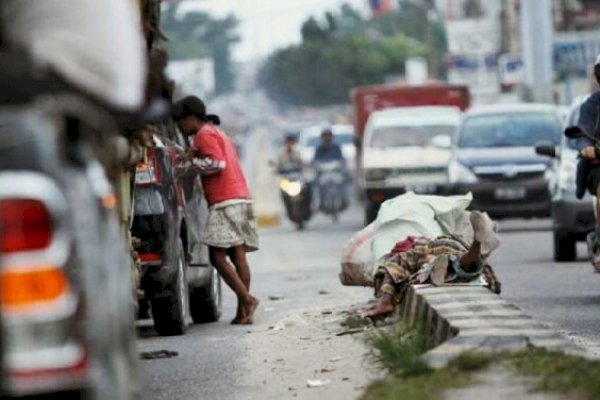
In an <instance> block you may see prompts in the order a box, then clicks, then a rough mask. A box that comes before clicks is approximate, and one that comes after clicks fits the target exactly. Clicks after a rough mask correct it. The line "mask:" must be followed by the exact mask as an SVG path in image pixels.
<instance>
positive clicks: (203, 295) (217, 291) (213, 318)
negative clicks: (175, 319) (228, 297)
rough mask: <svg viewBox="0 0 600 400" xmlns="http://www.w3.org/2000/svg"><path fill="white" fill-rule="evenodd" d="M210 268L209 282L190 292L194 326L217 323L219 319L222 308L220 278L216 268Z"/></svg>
mask: <svg viewBox="0 0 600 400" xmlns="http://www.w3.org/2000/svg"><path fill="white" fill-rule="evenodd" d="M210 268H211V274H210V279H209V282H207V283H206V285H204V286H200V287H197V288H195V289H193V290H190V313H191V314H192V320H193V321H194V323H196V324H199V323H205V322H217V321H218V320H219V319H220V318H221V309H222V306H223V296H222V287H221V277H220V276H219V273H218V272H217V269H216V268H214V267H210Z"/></svg>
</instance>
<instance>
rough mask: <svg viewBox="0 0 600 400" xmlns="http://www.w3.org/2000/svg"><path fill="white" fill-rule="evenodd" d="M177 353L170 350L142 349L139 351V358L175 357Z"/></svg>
mask: <svg viewBox="0 0 600 400" xmlns="http://www.w3.org/2000/svg"><path fill="white" fill-rule="evenodd" d="M178 355H179V353H178V352H176V351H170V350H157V351H144V352H142V353H140V358H141V359H142V360H159V359H163V358H173V357H177V356H178Z"/></svg>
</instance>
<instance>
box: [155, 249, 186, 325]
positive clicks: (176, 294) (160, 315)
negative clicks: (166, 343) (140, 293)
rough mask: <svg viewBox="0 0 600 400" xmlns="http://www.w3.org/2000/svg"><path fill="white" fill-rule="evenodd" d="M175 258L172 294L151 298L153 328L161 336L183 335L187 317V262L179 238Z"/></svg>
mask: <svg viewBox="0 0 600 400" xmlns="http://www.w3.org/2000/svg"><path fill="white" fill-rule="evenodd" d="M175 260H176V262H177V267H176V271H177V273H176V277H175V282H174V284H173V293H172V295H171V296H169V297H164V298H163V297H161V298H157V299H152V301H151V310H152V319H153V320H154V329H155V330H156V332H157V333H158V334H159V335H161V336H176V335H183V334H184V333H185V331H186V328H187V324H188V319H189V299H188V285H187V278H186V269H187V264H186V260H185V254H184V252H183V245H182V244H181V240H179V242H178V245H177V255H176V257H175Z"/></svg>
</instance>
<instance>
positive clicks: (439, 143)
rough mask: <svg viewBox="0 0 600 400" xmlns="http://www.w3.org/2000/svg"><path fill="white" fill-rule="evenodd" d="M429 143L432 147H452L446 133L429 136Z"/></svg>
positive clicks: (450, 139)
mask: <svg viewBox="0 0 600 400" xmlns="http://www.w3.org/2000/svg"><path fill="white" fill-rule="evenodd" d="M429 144H431V145H432V146H433V147H439V148H441V149H449V148H450V147H452V138H451V137H450V136H448V135H437V136H434V137H432V138H431V140H430V141H429Z"/></svg>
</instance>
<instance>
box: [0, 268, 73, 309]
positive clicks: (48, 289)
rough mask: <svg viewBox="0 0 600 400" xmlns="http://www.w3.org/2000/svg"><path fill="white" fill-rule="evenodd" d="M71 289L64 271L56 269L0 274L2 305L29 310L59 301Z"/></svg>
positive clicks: (0, 303)
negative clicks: (29, 308) (42, 304)
mask: <svg viewBox="0 0 600 400" xmlns="http://www.w3.org/2000/svg"><path fill="white" fill-rule="evenodd" d="M68 289H69V282H68V281H67V278H66V276H65V275H64V274H63V271H62V270H61V269H58V268H54V267H44V268H39V269H33V270H25V271H19V270H12V271H11V270H5V271H3V272H0V305H1V306H2V307H3V308H7V309H20V308H28V307H33V306H36V305H40V304H41V303H48V302H52V301H56V300H58V299H59V298H60V297H61V296H63V295H64V294H65V293H66V292H67V290H68Z"/></svg>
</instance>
